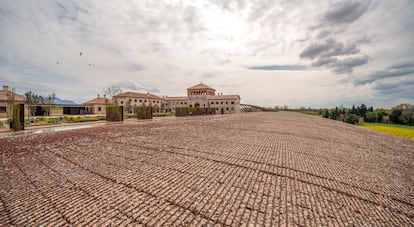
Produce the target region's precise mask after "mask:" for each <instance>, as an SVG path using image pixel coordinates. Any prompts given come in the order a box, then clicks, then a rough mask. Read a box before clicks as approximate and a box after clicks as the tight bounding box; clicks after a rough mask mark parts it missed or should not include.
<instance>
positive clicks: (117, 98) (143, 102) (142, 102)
mask: <svg viewBox="0 0 414 227" xmlns="http://www.w3.org/2000/svg"><path fill="white" fill-rule="evenodd" d="M112 101H113V102H114V103H117V104H118V105H120V106H123V108H124V113H125V114H135V113H136V107H138V106H151V107H152V110H153V112H163V111H162V109H163V107H164V100H163V99H162V98H161V97H158V96H156V95H153V94H150V93H146V94H145V93H137V92H123V93H120V94H117V95H114V96H113V97H112Z"/></svg>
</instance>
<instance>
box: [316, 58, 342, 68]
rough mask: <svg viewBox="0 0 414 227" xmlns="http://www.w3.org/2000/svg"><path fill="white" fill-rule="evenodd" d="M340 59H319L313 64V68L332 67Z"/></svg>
mask: <svg viewBox="0 0 414 227" xmlns="http://www.w3.org/2000/svg"><path fill="white" fill-rule="evenodd" d="M337 60H338V59H336V58H319V59H318V60H316V61H314V62H312V63H311V65H312V66H314V67H317V66H324V65H331V64H332V63H334V62H336V61H337Z"/></svg>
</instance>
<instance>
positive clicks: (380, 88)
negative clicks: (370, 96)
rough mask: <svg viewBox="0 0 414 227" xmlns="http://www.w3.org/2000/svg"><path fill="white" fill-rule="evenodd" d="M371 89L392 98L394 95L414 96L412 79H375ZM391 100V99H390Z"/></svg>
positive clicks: (402, 96)
mask: <svg viewBox="0 0 414 227" xmlns="http://www.w3.org/2000/svg"><path fill="white" fill-rule="evenodd" d="M373 89H374V90H376V91H377V92H378V93H379V94H381V95H383V96H388V97H390V98H392V99H394V98H395V97H400V98H410V97H414V79H410V78H408V79H403V80H398V81H377V82H376V83H375V84H374V86H373ZM390 101H392V100H390Z"/></svg>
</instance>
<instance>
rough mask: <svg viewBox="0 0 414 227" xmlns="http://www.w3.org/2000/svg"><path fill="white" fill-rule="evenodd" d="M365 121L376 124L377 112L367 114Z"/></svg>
mask: <svg viewBox="0 0 414 227" xmlns="http://www.w3.org/2000/svg"><path fill="white" fill-rule="evenodd" d="M365 121H367V122H377V121H378V114H377V112H368V113H367V116H366V119H365Z"/></svg>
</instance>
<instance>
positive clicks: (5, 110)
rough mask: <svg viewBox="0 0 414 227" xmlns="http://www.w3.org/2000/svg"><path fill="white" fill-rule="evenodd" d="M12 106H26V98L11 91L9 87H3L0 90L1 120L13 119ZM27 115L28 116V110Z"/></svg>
mask: <svg viewBox="0 0 414 227" xmlns="http://www.w3.org/2000/svg"><path fill="white" fill-rule="evenodd" d="M11 104H24V97H23V96H21V95H19V94H17V93H15V92H13V91H11V90H10V89H9V87H8V86H3V89H2V90H0V118H11V117H12V111H13V110H12V109H13V108H12V105H11ZM25 115H27V109H26V108H25Z"/></svg>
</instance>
